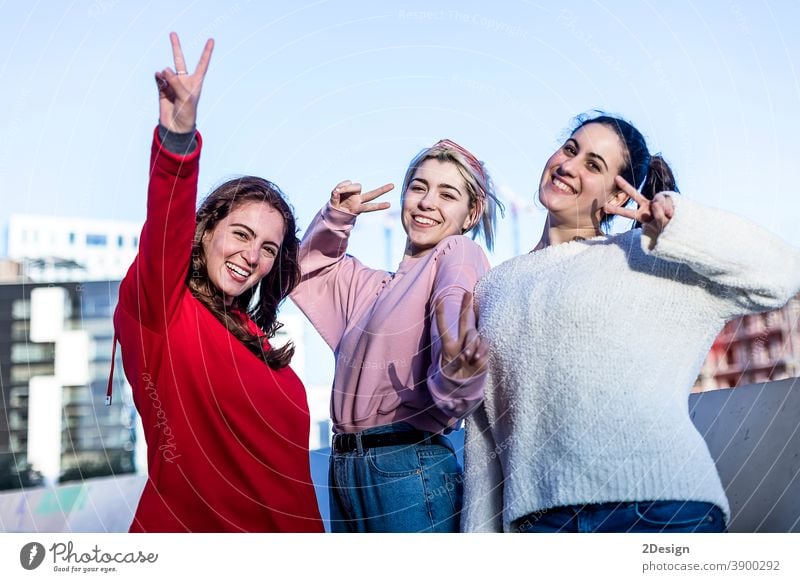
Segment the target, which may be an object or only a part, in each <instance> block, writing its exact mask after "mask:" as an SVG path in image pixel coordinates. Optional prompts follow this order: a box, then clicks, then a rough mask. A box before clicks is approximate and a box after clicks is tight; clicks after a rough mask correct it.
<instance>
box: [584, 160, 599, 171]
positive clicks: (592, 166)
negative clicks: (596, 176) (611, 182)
mask: <svg viewBox="0 0 800 582" xmlns="http://www.w3.org/2000/svg"><path fill="white" fill-rule="evenodd" d="M586 166H587V167H588V168H589V169H590V170H591V171H592V172H600V171H601V170H602V168H601V167H600V165H599V164H598V163H597V162H594V161H591V160H589V161H588V162H586Z"/></svg>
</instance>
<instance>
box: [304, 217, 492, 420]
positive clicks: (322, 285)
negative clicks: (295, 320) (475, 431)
mask: <svg viewBox="0 0 800 582" xmlns="http://www.w3.org/2000/svg"><path fill="white" fill-rule="evenodd" d="M355 222H356V216H355V215H353V214H350V213H348V212H344V211H342V210H337V209H334V208H332V207H331V206H330V204H328V205H326V207H325V208H323V209H322V211H320V212H319V214H317V216H316V217H315V218H314V220H313V222H312V223H311V225H310V226H309V228H308V230H307V232H306V234H305V236H304V237H303V243H302V246H301V248H300V267H301V269H302V279H301V283H300V285H298V286H297V288H296V289H295V290H294V292H293V293H292V299H293V300H294V302H295V303H296V304H297V306H298V307H299V308H300V309H301V310H302V311H303V313H305V314H306V316H307V317H308V318H309V320H311V323H312V324H313V325H314V327H315V328H316V329H317V331H318V332H319V333H320V335H321V336H322V337H323V339H324V340H325V341H326V342H327V343H328V345H329V346H330V347H331V348H332V349H333V351H334V354H335V356H336V373H335V377H334V381H333V395H332V398H331V417H332V418H333V423H334V430H335V431H336V432H356V431H360V430H364V429H366V428H370V427H375V426H384V425H387V424H391V423H393V422H400V421H405V422H408V423H409V424H411V425H413V426H414V427H416V428H417V429H419V430H427V431H432V432H437V433H440V432H448V431H449V430H451V429H452V428H453V427H454V426H455V425H456V423H457V422H458V420H459V419H461V418H463V417H465V416H467V415H468V414H470V413H471V412H472V410H473V409H474V408H475V407H476V406H477V405H478V404H479V403H480V402H481V400H482V399H483V386H484V382H485V379H486V374H485V373H483V374H481V375H479V376H475V377H472V378H469V379H467V380H455V379H452V378H450V377H448V376H446V375H445V374H444V373H443V372H442V370H441V368H440V362H441V357H440V355H441V342H440V341H439V331H438V329H437V325H436V317H435V314H434V311H433V305H435V304H437V303H438V302H439V301H442V300H443V301H444V305H445V314H446V321H447V322H448V329H449V332H450V334H451V336H452V335H455V334H456V333H458V318H459V309H460V307H461V299H462V296H463V295H464V293H465V292H466V291H470V292H471V291H472V289H473V288H474V287H475V283H477V281H478V279H480V278H481V277H482V276H483V274H484V273H485V272H486V271H487V270H488V268H489V264H488V261H487V260H486V255H485V254H484V252H483V250H482V249H481V248H480V247H479V246H478V245H477V244H475V243H474V242H473V241H471V240H470V239H469V238H467V237H466V236H462V235H455V236H449V237H447V238H445V239H444V240H443V241H442V242H440V243H439V244H438V245H437V246H436V247H435V248H434V249H433V250H431V251H430V252H429V253H427V254H425V255H423V256H421V257H406V258H405V259H403V261H402V262H401V263H400V266H399V267H398V269H397V272H396V273H389V272H387V271H380V270H375V269H369V268H367V267H365V266H364V265H362V264H361V262H359V261H358V260H357V259H355V258H353V257H351V256H349V255H346V254H345V251H346V250H347V240H348V237H349V235H350V231H351V230H352V228H353V226H354V225H355ZM470 317H471V318H472V320H473V321H472V323H473V324H474V323H475V322H474V315H473V314H472V313H470Z"/></svg>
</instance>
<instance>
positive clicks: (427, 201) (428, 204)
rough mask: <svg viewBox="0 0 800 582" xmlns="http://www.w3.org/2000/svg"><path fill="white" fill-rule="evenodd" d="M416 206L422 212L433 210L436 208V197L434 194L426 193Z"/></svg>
mask: <svg viewBox="0 0 800 582" xmlns="http://www.w3.org/2000/svg"><path fill="white" fill-rule="evenodd" d="M417 206H419V207H420V208H421V209H422V210H433V209H434V208H436V195H435V193H433V192H431V191H428V192H426V193H425V196H423V197H422V198H420V199H419V202H417Z"/></svg>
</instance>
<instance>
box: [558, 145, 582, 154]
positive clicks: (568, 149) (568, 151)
mask: <svg viewBox="0 0 800 582" xmlns="http://www.w3.org/2000/svg"><path fill="white" fill-rule="evenodd" d="M562 149H563V150H564V153H566V154H567V155H570V156H574V155H575V154H577V153H578V151H577V150H576V149H575V146H574V145H572V144H571V143H568V144H564V147H563V148H562Z"/></svg>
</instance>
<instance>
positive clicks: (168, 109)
mask: <svg viewBox="0 0 800 582" xmlns="http://www.w3.org/2000/svg"><path fill="white" fill-rule="evenodd" d="M169 40H170V42H171V43H172V56H173V58H174V60H175V71H173V70H172V69H170V68H169V67H167V68H166V69H164V70H163V71H160V72H158V73H156V85H158V108H159V121H160V122H161V125H163V126H164V127H166V128H167V129H168V130H169V131H174V132H176V133H188V132H190V131H192V130H193V129H194V128H195V123H196V121H197V102H198V101H199V100H200V91H201V90H202V88H203V79H204V78H205V76H206V71H207V70H208V63H209V61H210V60H211V52H212V51H213V50H214V41H213V40H212V39H208V41H206V46H205V48H204V49H203V54H202V55H201V56H200V62H199V63H197V68H196V69H195V71H194V73H192V74H191V75H190V74H189V73H188V71H187V70H186V61H185V60H184V58H183V51H182V50H181V41H180V40H179V39H178V35H177V34H175V33H174V32H171V33H170V35H169Z"/></svg>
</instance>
